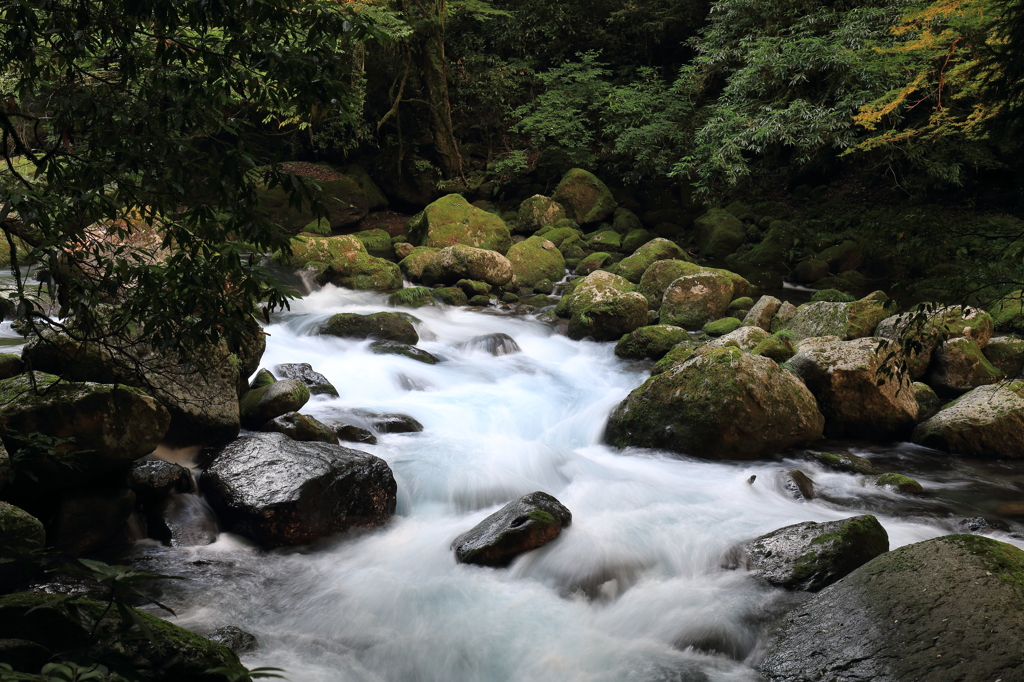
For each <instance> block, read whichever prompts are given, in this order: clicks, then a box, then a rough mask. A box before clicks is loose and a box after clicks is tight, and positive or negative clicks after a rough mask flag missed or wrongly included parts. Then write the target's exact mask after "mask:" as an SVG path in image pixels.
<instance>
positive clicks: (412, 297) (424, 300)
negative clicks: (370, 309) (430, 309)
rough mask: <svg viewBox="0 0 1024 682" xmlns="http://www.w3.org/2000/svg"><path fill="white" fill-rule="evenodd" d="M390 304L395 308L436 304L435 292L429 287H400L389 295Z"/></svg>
mask: <svg viewBox="0 0 1024 682" xmlns="http://www.w3.org/2000/svg"><path fill="white" fill-rule="evenodd" d="M388 305H390V306H392V307H394V308H422V307H423V306H425V305H434V292H433V290H432V289H428V288H427V287H409V288H406V289H399V290H398V291H396V292H395V293H393V294H391V295H390V296H388Z"/></svg>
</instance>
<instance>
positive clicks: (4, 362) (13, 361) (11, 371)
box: [0, 353, 25, 379]
mask: <svg viewBox="0 0 1024 682" xmlns="http://www.w3.org/2000/svg"><path fill="white" fill-rule="evenodd" d="M24 371H25V361H24V360H22V359H21V356H20V355H15V354H14V353H0V379H10V378H11V377H13V376H17V375H19V374H21V373H22V372H24Z"/></svg>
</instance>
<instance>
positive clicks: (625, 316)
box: [569, 271, 647, 341]
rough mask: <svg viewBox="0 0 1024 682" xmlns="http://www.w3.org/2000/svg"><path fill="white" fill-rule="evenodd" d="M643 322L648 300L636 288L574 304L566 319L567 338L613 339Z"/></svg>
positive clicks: (641, 324) (634, 328)
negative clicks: (581, 303) (567, 322)
mask: <svg viewBox="0 0 1024 682" xmlns="http://www.w3.org/2000/svg"><path fill="white" fill-rule="evenodd" d="M598 272H600V271H598ZM646 324H647V299H645V298H644V297H643V296H642V295H641V294H638V293H636V292H635V291H634V292H627V293H623V294H617V295H614V296H611V297H609V298H607V299H604V300H601V301H599V302H596V303H593V304H591V305H588V306H585V307H577V309H576V312H574V313H572V316H571V317H570V318H569V338H570V339H577V340H578V339H583V338H586V337H588V336H592V337H593V338H594V340H595V341H615V340H617V339H619V338H621V337H622V335H623V334H628V333H630V332H632V331H634V330H636V329H639V328H640V327H643V326H644V325H646Z"/></svg>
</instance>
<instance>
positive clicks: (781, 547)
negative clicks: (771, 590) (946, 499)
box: [727, 515, 889, 592]
mask: <svg viewBox="0 0 1024 682" xmlns="http://www.w3.org/2000/svg"><path fill="white" fill-rule="evenodd" d="M888 551H889V535H888V534H887V533H886V532H885V528H883V527H882V524H880V523H879V522H878V519H876V518H875V517H874V516H871V515H863V516H853V517H851V518H848V519H842V520H840V521H828V522H826V523H815V522H813V521H807V522H804V523H797V524H794V525H792V526H786V527H785V528H780V529H778V530H775V531H772V532H771V533H767V534H765V535H762V536H761V537H759V538H756V539H754V540H749V541H747V542H744V543H742V544H741V545H739V547H737V548H736V549H735V550H733V552H732V553H731V554H730V556H729V557H728V559H727V564H728V566H729V567H730V568H735V567H737V566H742V567H744V568H747V569H749V570H750V571H751V572H752V573H753V574H754V575H755V576H756V577H757V578H758V579H760V580H763V581H764V582H766V583H768V584H769V585H774V586H775V587H783V588H785V589H787V590H807V591H809V592H817V591H818V590H820V589H822V588H824V587H827V586H828V585H831V584H832V583H834V582H836V581H837V580H839V579H840V578H842V577H843V576H845V575H847V574H848V573H850V572H851V571H853V570H854V569H856V568H858V567H860V566H862V565H864V564H866V563H867V562H869V561H871V560H872V559H874V558H875V557H876V556H878V555H880V554H883V553H885V552H888Z"/></svg>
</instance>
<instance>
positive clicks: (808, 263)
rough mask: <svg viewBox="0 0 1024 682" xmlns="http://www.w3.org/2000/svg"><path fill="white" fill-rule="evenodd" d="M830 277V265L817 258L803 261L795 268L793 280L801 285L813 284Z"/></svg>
mask: <svg viewBox="0 0 1024 682" xmlns="http://www.w3.org/2000/svg"><path fill="white" fill-rule="evenodd" d="M825 277H828V263H826V262H825V261H823V260H818V259H816V258H809V259H807V260H802V261H800V262H799V263H797V264H796V265H795V266H794V267H793V279H795V280H796V281H797V282H800V283H801V284H813V283H814V282H817V281H818V280H820V279H824V278H825Z"/></svg>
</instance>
